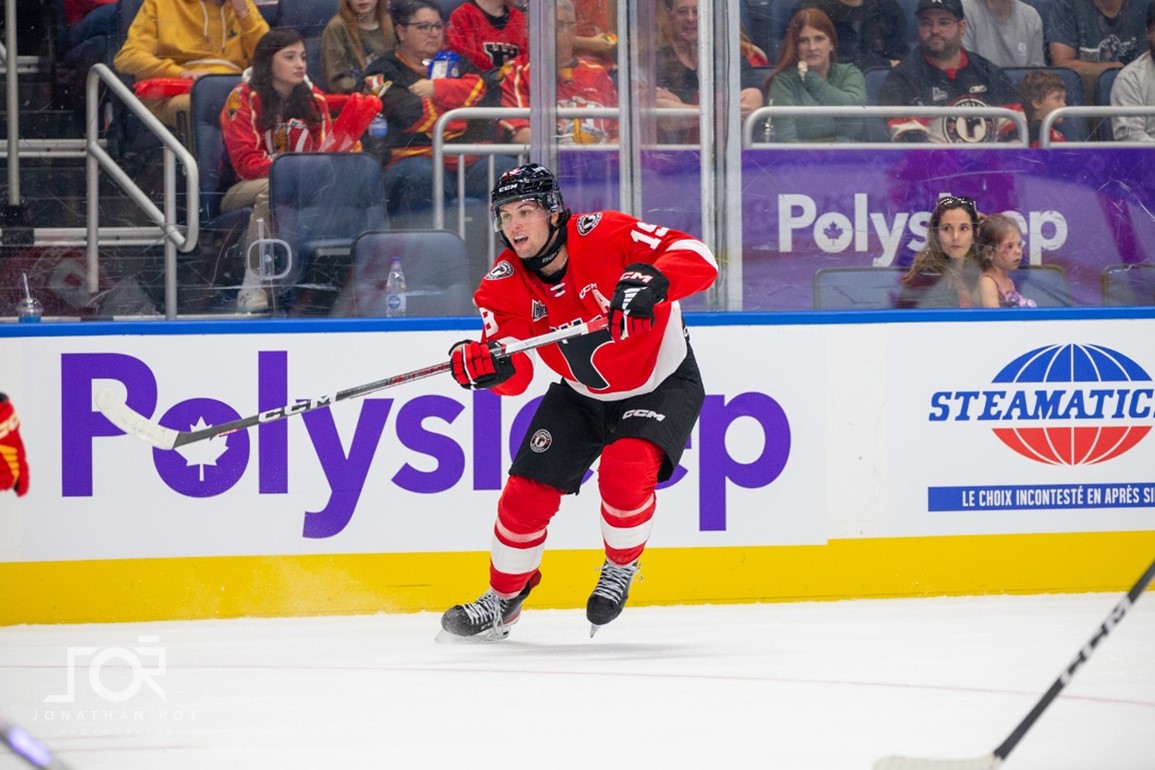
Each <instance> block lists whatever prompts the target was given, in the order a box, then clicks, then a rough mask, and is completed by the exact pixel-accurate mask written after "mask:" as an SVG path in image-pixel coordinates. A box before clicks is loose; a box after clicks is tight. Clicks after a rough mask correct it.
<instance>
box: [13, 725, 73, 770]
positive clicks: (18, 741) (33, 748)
mask: <svg viewBox="0 0 1155 770" xmlns="http://www.w3.org/2000/svg"><path fill="white" fill-rule="evenodd" d="M0 744H3V745H5V746H7V747H8V748H10V749H11V750H12V753H13V754H15V755H16V756H18V757H20V758H21V759H23V760H24V761H25V762H27V763H28V764H29V765H31V766H32V767H35V768H37V770H68V765H66V764H64V760H62V759H60V757H57V756H56V755H55V754H53V753H52V752H51V751H50V750H49V749H48V747H47V746H45V745H44V744H43V743H42V742H41V741H40V739H39V738H36V737H35V736H33V735H32V734H31V733H29V732H28V731H27V730H24V729H23V728H21V727H18V726H17V725H14V724H12V723H11V722H6V721H4V719H0Z"/></svg>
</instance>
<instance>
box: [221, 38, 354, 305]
mask: <svg viewBox="0 0 1155 770" xmlns="http://www.w3.org/2000/svg"><path fill="white" fill-rule="evenodd" d="M332 128H333V124H332V120H331V119H330V117H329V109H328V107H327V105H326V104H325V96H324V94H322V93H321V92H320V91H319V90H318V89H317V88H314V87H313V85H312V83H310V82H309V79H308V78H307V77H306V76H305V43H304V40H303V39H302V38H301V34H300V33H299V32H297V31H296V30H295V29H291V28H288V27H278V28H277V29H274V30H272V31H270V32H269V33H268V34H267V35H265V36H264V37H262V38H261V41H260V42H259V43H258V44H257V48H256V51H255V52H254V53H253V66H252V67H251V68H249V69H247V70H245V74H244V78H243V80H242V82H241V83H240V84H239V85H238V86H237V87H236V88H234V89H233V91H232V93H230V94H229V97H228V99H227V100H226V101H225V106H224V109H223V110H222V111H221V132H222V134H223V139H224V144H225V149H226V150H227V151H228V154H229V160H230V161H231V162H232V165H233V169H234V170H235V171H236V173H237V177H238V178H239V179H240V181H238V182H237V183H236V184H235V185H233V186H232V187H230V188H229V190H228V192H226V193H225V196H224V198H223V199H222V200H221V210H222V211H234V210H236V209H240V208H244V207H246V206H252V207H253V213H252V216H251V217H250V220H249V227H248V230H247V232H246V234H245V238H244V240H243V241H242V242H241V253H242V255H244V258H245V278H244V284H243V285H242V287H241V290H240V292H239V294H238V295H237V309H238V310H240V311H241V312H250V313H257V312H264V311H267V310H268V309H269V296H268V292H267V291H266V290H265V289H264V287H263V286H262V284H261V276H260V270H259V266H258V265H251V264H249V258H248V245H249V244H250V243H252V242H253V241H255V240H256V239H257V238H258V237H260V235H261V233H260V227H261V224H262V222H263V224H264V227H265V228H266V231H265V234H266V237H271V232H272V228H271V225H272V220H271V217H270V214H269V169H270V168H271V167H272V165H273V159H274V158H275V157H276V156H278V155H280V154H283V153H287V152H318V151H320V150H321V148H322V146H323V145H324V143H325V139H326V137H327V136H328V135H329V133H330V132H331V131H332Z"/></svg>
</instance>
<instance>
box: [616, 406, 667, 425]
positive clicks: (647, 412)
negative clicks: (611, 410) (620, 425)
mask: <svg viewBox="0 0 1155 770" xmlns="http://www.w3.org/2000/svg"><path fill="white" fill-rule="evenodd" d="M630 417H648V418H649V419H651V420H657V421H658V422H661V421H662V420H664V419H666V415H664V414H658V413H657V412H655V411H654V410H652V409H627V410H626V413H625V414H623V415H622V419H623V420H627V419H629V418H630Z"/></svg>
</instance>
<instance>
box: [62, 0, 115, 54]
mask: <svg viewBox="0 0 1155 770" xmlns="http://www.w3.org/2000/svg"><path fill="white" fill-rule="evenodd" d="M64 23H65V25H67V27H68V36H67V38H66V39H65V41H64V48H65V50H69V49H72V48H75V47H76V46H78V45H80V44H81V43H83V42H84V41H85V40H92V39H95V38H99V37H105V38H111V37H115V36H116V0H64Z"/></svg>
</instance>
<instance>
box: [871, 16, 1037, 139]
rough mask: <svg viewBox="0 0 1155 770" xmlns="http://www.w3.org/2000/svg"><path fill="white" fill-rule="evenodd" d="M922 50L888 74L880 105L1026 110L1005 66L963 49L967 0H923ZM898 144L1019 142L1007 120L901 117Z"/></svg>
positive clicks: (893, 126) (895, 123) (894, 129)
mask: <svg viewBox="0 0 1155 770" xmlns="http://www.w3.org/2000/svg"><path fill="white" fill-rule="evenodd" d="M917 21H918V40H919V45H918V48H917V49H915V50H914V51H913V52H912V53H911V54H910V56H907V57H906V58H905V59H903V60H902V62H900V63H899V65H898V66H897V67H895V68H894V69H892V70H891V71H890V72H889V73H888V74H887V76H886V81H885V82H884V83H883V85H882V91H881V92H880V93H879V100H878V101H879V104H881V105H884V106H891V107H907V106H925V107H1006V108H1007V109H1012V110H1016V111H1019V112H1021V111H1022V107H1021V106H1020V104H1019V95H1018V91H1017V90H1016V89H1015V87H1014V85H1013V84H1012V83H1011V81H1010V79H1009V78H1008V77H1007V75H1006V73H1005V72H1003V71H1002V70H1001V69H1000V68H999V67H997V66H996V65H994V64H992V63H991V62H990V61H989V60H987V59H984V58H983V57H982V56H979V55H978V54H977V53H974V52H973V51H967V50H965V49H964V48H963V46H962V38H963V34H964V33H965V32H966V27H967V23H966V19H965V18H964V16H963V7H962V0H919V3H918V11H917ZM887 125H888V127H889V129H890V137H891V139H892V140H893V141H896V142H927V141H929V142H939V143H947V144H954V143H964V144H972V143H977V142H994V141H1000V140H1005V139H1011V138H1014V135H1015V131H1014V127H1015V126H1014V123H1013V122H1012V121H1010V120H1009V119H1006V118H979V117H969V116H963V115H957V116H953V115H952V116H948V117H935V118H930V117H895V118H891V119H890V120H888V121H887Z"/></svg>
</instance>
